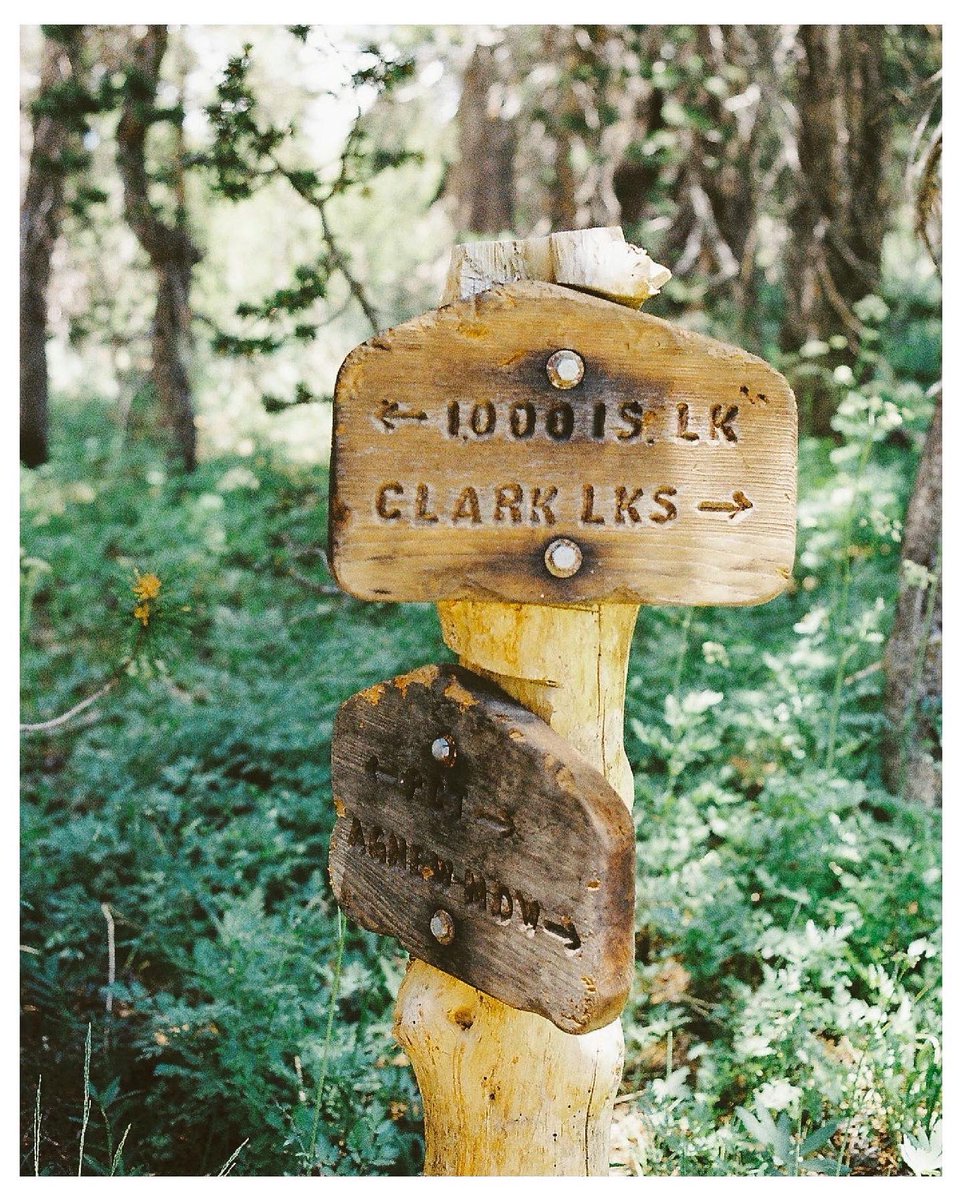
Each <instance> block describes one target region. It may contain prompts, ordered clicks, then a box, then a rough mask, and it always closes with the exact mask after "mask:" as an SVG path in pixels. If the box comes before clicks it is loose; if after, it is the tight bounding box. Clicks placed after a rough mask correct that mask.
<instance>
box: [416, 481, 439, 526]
mask: <svg viewBox="0 0 962 1200" xmlns="http://www.w3.org/2000/svg"><path fill="white" fill-rule="evenodd" d="M430 497H431V491H430V489H429V487H428V485H427V484H426V483H419V484H418V486H417V492H416V495H415V500H414V516H415V519H416V520H418V521H427V522H428V523H433V522H434V521H436V520H437V519H438V516H437V513H433V512H431V511H430V509H429V507H428V506H429V503H430Z"/></svg>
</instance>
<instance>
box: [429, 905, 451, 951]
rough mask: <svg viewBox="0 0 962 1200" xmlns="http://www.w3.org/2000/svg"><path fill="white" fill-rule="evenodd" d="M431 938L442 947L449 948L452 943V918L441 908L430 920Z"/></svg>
mask: <svg viewBox="0 0 962 1200" xmlns="http://www.w3.org/2000/svg"><path fill="white" fill-rule="evenodd" d="M431 936H432V937H433V938H434V940H435V941H436V942H440V943H441V945H442V946H450V945H451V943H452V942H453V941H454V918H453V917H452V916H451V914H450V913H449V912H445V911H444V909H443V908H439V909H438V911H437V912H436V913H435V914H434V916H433V917H432V918H431Z"/></svg>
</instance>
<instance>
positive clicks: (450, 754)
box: [431, 737, 457, 767]
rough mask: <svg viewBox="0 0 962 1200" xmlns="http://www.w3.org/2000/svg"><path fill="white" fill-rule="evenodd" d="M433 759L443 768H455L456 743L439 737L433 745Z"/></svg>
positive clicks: (447, 738)
mask: <svg viewBox="0 0 962 1200" xmlns="http://www.w3.org/2000/svg"><path fill="white" fill-rule="evenodd" d="M431 757H432V758H433V759H434V761H435V762H437V763H440V764H441V766H442V767H453V766H454V760H455V758H456V757H457V751H456V750H455V748H454V742H453V741H452V740H451V738H449V737H437V738H435V739H434V741H433V742H432V743H431Z"/></svg>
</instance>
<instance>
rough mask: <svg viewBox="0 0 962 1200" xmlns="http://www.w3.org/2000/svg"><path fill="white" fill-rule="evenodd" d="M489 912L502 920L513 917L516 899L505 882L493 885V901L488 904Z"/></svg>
mask: <svg viewBox="0 0 962 1200" xmlns="http://www.w3.org/2000/svg"><path fill="white" fill-rule="evenodd" d="M488 912H489V913H490V914H491V916H492V917H497V918H498V919H499V920H501V921H509V920H510V919H511V914H512V913H513V912H514V901H513V900H512V899H511V893H510V892H509V891H508V889H507V888H506V887H505V886H504V884H503V883H493V884H492V885H491V903H490V905H489V906H488Z"/></svg>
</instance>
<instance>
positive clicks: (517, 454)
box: [331, 282, 796, 604]
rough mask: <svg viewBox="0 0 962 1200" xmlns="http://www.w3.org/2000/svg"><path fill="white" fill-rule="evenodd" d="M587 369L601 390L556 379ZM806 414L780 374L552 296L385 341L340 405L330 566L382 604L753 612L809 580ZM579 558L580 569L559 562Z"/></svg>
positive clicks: (492, 300) (348, 373) (551, 289)
mask: <svg viewBox="0 0 962 1200" xmlns="http://www.w3.org/2000/svg"><path fill="white" fill-rule="evenodd" d="M559 350H569V351H574V352H575V353H576V354H577V355H578V356H580V358H581V360H582V362H583V368H584V371H583V377H582V378H580V380H579V379H575V380H574V382H571V381H570V380H567V379H564V378H561V377H558V376H557V375H556V378H555V381H554V383H553V382H552V379H551V372H550V370H549V366H548V364H549V361H550V360H551V359H552V356H553V355H554V354H555V353H556V352H557V351H559ZM795 467H796V414H795V400H794V397H793V396H792V393H791V390H790V389H789V387H788V384H787V383H786V382H785V380H784V379H783V378H782V376H781V375H779V374H778V372H777V371H775V370H773V369H772V368H771V367H770V366H768V364H767V363H764V362H763V361H762V360H761V359H758V358H755V357H754V356H752V355H750V354H747V353H745V352H744V351H742V350H738V349H735V348H734V347H731V346H725V345H722V344H721V343H720V342H716V341H713V340H712V339H710V338H706V337H703V336H701V335H699V334H694V333H690V332H688V331H686V330H683V329H680V328H678V327H676V326H673V325H670V324H668V323H667V322H665V321H661V320H658V319H657V318H655V317H649V316H646V315H643V314H641V313H638V312H634V311H631V310H629V309H627V308H625V307H624V306H622V305H618V304H613V303H611V302H610V301H607V300H601V299H598V298H596V297H592V296H585V295H581V294H579V293H577V292H574V291H572V290H571V289H566V288H561V287H558V286H555V285H552V284H546V283H535V282H524V283H517V284H512V285H509V286H505V287H498V288H492V289H490V290H489V291H486V292H482V293H481V294H479V295H477V296H474V297H472V298H470V299H468V300H462V301H458V302H456V303H453V304H450V305H447V306H445V307H444V308H441V309H439V310H437V311H435V312H432V313H428V314H426V315H425V316H423V317H420V318H418V319H417V320H414V321H410V322H408V323H407V324H405V325H401V326H399V327H398V328H396V329H393V330H390V331H388V332H387V333H384V334H381V335H379V336H378V337H376V338H373V339H372V340H371V341H369V342H366V343H365V344H364V345H363V346H360V347H358V348H357V349H356V350H355V351H354V352H353V353H352V354H351V355H350V356H349V357H348V359H347V360H346V362H345V363H344V365H343V366H342V368H341V372H340V375H339V377H338V383H337V388H336V393H335V417H334V458H333V465H332V497H331V557H332V564H333V569H334V572H335V575H336V576H337V579H338V582H339V583H340V585H341V586H342V587H343V588H344V589H345V590H346V591H349V592H351V593H353V594H354V595H357V596H360V597H362V598H364V599H371V600H454V599H480V600H507V601H515V602H519V603H526V604H572V603H580V602H583V601H590V600H613V601H621V602H626V603H630V602H641V603H648V604H658V603H661V604H751V603H758V602H761V601H764V600H768V599H771V598H772V597H773V596H775V595H777V594H778V593H779V592H780V591H782V589H783V588H784V587H785V585H786V583H787V582H788V579H789V578H790V575H791V568H792V562H793V558H794V547H795ZM559 538H561V539H567V540H568V541H571V542H574V543H575V544H576V546H577V547H578V550H579V551H580V560H578V561H577V565H576V568H575V570H574V571H573V572H571V573H552V572H551V571H550V570H549V569H548V566H547V563H546V554H548V553H549V552H550V547H551V546H552V543H554V542H555V541H556V540H557V539H559Z"/></svg>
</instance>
